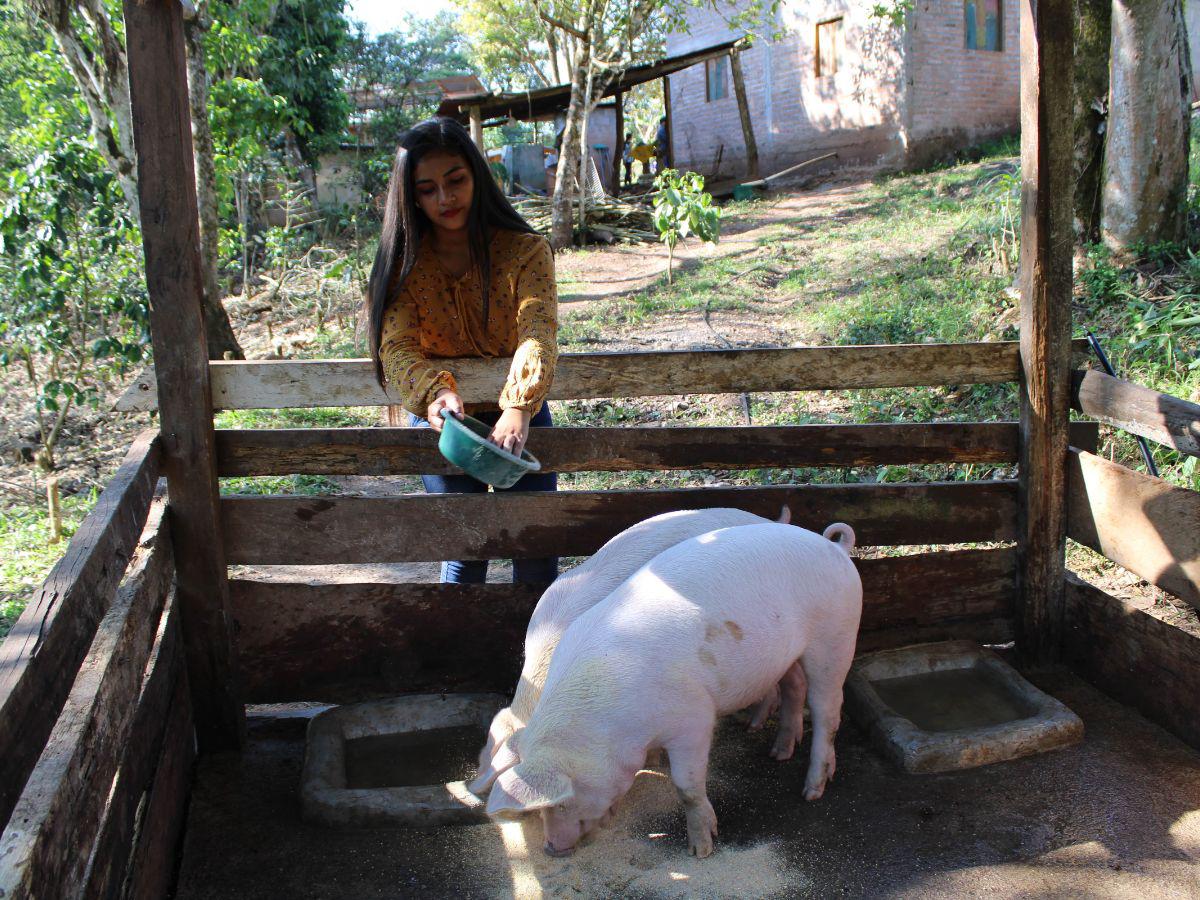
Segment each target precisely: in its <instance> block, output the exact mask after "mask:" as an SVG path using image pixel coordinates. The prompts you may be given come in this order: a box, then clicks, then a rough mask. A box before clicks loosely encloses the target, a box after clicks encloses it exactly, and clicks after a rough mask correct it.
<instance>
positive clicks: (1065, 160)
mask: <svg viewBox="0 0 1200 900" xmlns="http://www.w3.org/2000/svg"><path fill="white" fill-rule="evenodd" d="M1073 22H1074V17H1073V15H1072V7H1071V0H1022V2H1021V178H1022V184H1021V274H1020V282H1021V341H1020V344H1021V382H1020V384H1021V460H1020V465H1019V472H1020V504H1019V509H1020V526H1019V531H1020V541H1019V545H1020V553H1021V567H1020V596H1021V615H1020V616H1019V619H1020V623H1021V627H1020V638H1019V640H1018V646H1019V648H1020V652H1021V654H1022V655H1023V656H1024V657H1025V658H1026V659H1027V660H1029V661H1031V662H1035V663H1051V662H1053V661H1054V660H1055V659H1056V658H1057V656H1058V654H1059V649H1060V644H1061V641H1062V623H1063V600H1062V596H1063V571H1064V566H1065V560H1066V523H1067V516H1066V455H1067V424H1068V421H1069V419H1070V394H1071V380H1070V360H1071V279H1072V256H1071V252H1072V248H1073V247H1074V245H1075V235H1074V231H1073V224H1072V197H1073V187H1074V180H1073V178H1074V176H1073V172H1072V159H1073V157H1072V153H1071V149H1072V139H1073V137H1072V136H1073V131H1072V118H1071V117H1072V107H1073V104H1074V81H1073V79H1072V73H1071V65H1072V63H1071V60H1072V54H1073V52H1074V33H1073V31H1072V23H1073Z"/></svg>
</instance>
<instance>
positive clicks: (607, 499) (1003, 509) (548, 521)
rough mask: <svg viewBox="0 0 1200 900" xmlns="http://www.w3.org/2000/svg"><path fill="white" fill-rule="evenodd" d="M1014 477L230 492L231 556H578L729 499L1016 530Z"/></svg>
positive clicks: (867, 518)
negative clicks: (322, 493)
mask: <svg viewBox="0 0 1200 900" xmlns="http://www.w3.org/2000/svg"><path fill="white" fill-rule="evenodd" d="M1015 501H1016V482H1014V481H982V482H949V483H942V484H916V485H906V484H887V485H879V484H849V485H791V486H778V487H753V488H741V487H739V488H687V489H680V490H655V491H647V490H642V491H637V490H634V491H559V492H557V493H526V494H495V493H488V494H440V495H422V494H416V495H408V496H402V497H226V498H225V499H223V500H222V501H221V510H222V516H223V531H224V534H225V541H226V544H225V553H226V556H227V558H228V559H229V562H230V563H231V564H258V565H291V564H299V565H323V564H329V563H369V562H415V561H429V560H441V559H507V558H510V557H518V558H522V557H530V556H535V557H536V556H546V555H559V556H580V555H583V554H588V553H593V552H595V550H596V549H597V548H598V547H600V546H601V545H602V544H603V543H604V542H605V541H607V540H608V539H609V538H610V537H612V536H613V535H614V534H616V533H617V532H619V531H622V530H623V529H625V528H628V527H629V526H630V525H633V524H634V523H635V522H640V521H641V520H642V519H645V518H648V517H650V516H653V515H657V514H659V513H663V512H669V511H671V510H676V509H700V508H706V507H713V506H732V507H737V508H740V509H745V510H748V511H750V512H753V513H756V514H758V515H762V516H768V517H770V518H775V517H776V516H777V515H778V514H779V510H780V507H781V506H783V505H784V504H787V505H788V506H789V507H790V508H791V510H792V522H793V523H795V524H797V525H802V526H804V527H805V528H813V529H815V530H817V531H820V530H821V529H823V528H824V527H825V526H826V525H828V524H829V523H830V522H833V521H844V522H849V523H850V524H851V525H853V526H854V529H855V532H856V534H857V535H858V543H859V545H860V546H867V545H872V544H949V543H969V542H973V541H1007V540H1013V538H1014V536H1015V533H1016V531H1015V526H1016V506H1015Z"/></svg>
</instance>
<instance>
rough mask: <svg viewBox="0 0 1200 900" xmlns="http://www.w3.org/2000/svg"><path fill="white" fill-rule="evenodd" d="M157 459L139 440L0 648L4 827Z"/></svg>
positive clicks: (107, 596) (86, 639)
mask: <svg viewBox="0 0 1200 900" xmlns="http://www.w3.org/2000/svg"><path fill="white" fill-rule="evenodd" d="M160 459H161V458H160V453H159V440H158V435H157V434H156V433H154V432H149V431H148V432H146V433H144V434H142V435H141V436H140V437H139V438H138V439H137V440H136V441H135V442H134V444H133V446H132V447H131V448H130V450H129V453H127V454H126V456H125V459H124V461H123V462H122V463H121V466H120V468H118V469H117V473H116V474H115V475H114V476H113V478H112V480H111V481H110V482H109V483H108V486H107V487H106V488H105V490H104V493H102V494H101V495H100V499H99V500H97V501H96V505H95V506H94V507H93V508H92V511H91V512H90V513H89V514H88V515H87V517H86V518H85V519H84V520H83V524H82V525H80V526H79V530H78V531H76V532H75V535H74V537H72V538H71V542H70V543H69V544H68V545H67V549H66V552H65V553H64V554H63V557H62V559H60V560H59V561H58V562H57V563H56V564H55V566H54V568H53V569H51V570H50V574H49V575H48V576H47V577H46V580H45V582H44V583H43V584H42V587H41V589H40V590H39V591H38V592H37V594H35V595H34V597H33V598H32V599H31V600H30V602H29V605H28V606H27V607H25V611H24V612H23V613H22V614H21V617H20V618H19V619H18V620H17V623H16V624H15V625H14V626H13V629H12V631H10V632H9V634H8V637H7V638H5V640H4V643H3V644H2V645H0V747H3V748H4V749H3V752H0V826H2V825H4V824H6V823H7V822H8V818H9V815H10V814H11V812H12V808H13V804H15V803H16V802H17V797H19V796H20V795H21V791H22V790H23V789H24V787H25V780H26V779H27V778H28V777H29V773H30V772H31V771H32V770H33V766H34V764H35V763H36V762H37V758H38V755H39V754H40V753H41V752H42V747H43V745H44V744H45V743H46V737H47V735H49V734H50V730H51V728H53V727H54V720H55V719H57V718H58V712H59V710H60V709H62V704H63V701H64V700H65V699H66V697H67V693H68V692H69V691H70V689H71V682H72V681H73V680H74V678H75V672H76V670H77V669H78V668H79V664H80V662H81V661H82V660H83V657H84V655H85V654H86V653H87V650H88V644H89V643H90V642H91V639H92V635H93V634H95V632H96V626H97V624H98V623H99V622H100V619H101V618H102V617H103V616H104V613H105V611H106V610H107V609H108V607H109V604H110V603H111V602H112V598H113V592H114V591H115V590H116V587H117V584H118V583H119V582H120V581H121V576H122V575H123V574H124V572H125V567H126V565H127V564H128V563H129V560H130V558H131V557H132V556H133V551H134V548H135V547H136V546H137V542H138V536H139V535H140V534H141V531H142V526H143V525H144V524H145V522H146V514H147V512H148V511H149V509H150V502H151V500H152V499H153V496H154V486H155V484H156V483H157V481H158V471H159V464H160Z"/></svg>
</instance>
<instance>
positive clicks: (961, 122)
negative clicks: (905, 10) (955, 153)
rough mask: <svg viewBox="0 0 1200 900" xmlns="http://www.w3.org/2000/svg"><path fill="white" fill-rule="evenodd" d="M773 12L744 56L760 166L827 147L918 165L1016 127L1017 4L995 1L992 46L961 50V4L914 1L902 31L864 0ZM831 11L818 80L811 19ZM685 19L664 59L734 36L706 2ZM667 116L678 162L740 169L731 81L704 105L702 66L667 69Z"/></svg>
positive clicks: (771, 167)
mask: <svg viewBox="0 0 1200 900" xmlns="http://www.w3.org/2000/svg"><path fill="white" fill-rule="evenodd" d="M778 15H779V19H778V23H779V25H780V26H782V27H785V28H786V29H787V34H786V36H785V37H784V38H783V39H782V40H780V41H777V42H774V43H772V42H769V41H767V40H765V39H759V40H757V41H756V42H755V44H754V46H753V47H752V48H751V49H750V50H749V51H747V52H746V53H744V54H743V56H742V69H743V72H744V74H745V79H746V93H747V101H748V103H749V106H750V114H751V118H752V121H753V125H754V134H755V138H756V140H757V142H758V151H759V159H760V162H761V166H760V168H761V169H762V172H763V174H768V173H770V172H772V171H778V170H780V169H782V168H785V167H787V166H788V165H791V164H794V163H796V162H800V161H803V160H805V159H810V158H812V157H814V156H818V155H820V154H821V153H824V152H829V151H831V150H835V151H837V152H838V154H839V159H838V160H837V161H836V162H834V163H831V164H829V165H846V164H868V165H883V166H903V165H912V164H920V163H924V162H926V161H927V160H928V159H929V158H931V157H932V156H936V155H939V154H942V153H944V152H945V151H946V150H948V149H952V148H953V147H957V146H964V145H966V144H969V143H973V142H975V141H978V140H980V139H982V138H985V137H988V136H991V135H995V134H998V133H1003V132H1011V131H1014V130H1016V128H1017V126H1018V124H1019V121H1020V108H1019V98H1020V56H1019V32H1018V27H1019V14H1018V7H1017V0H1003V11H1002V14H1001V26H1002V30H1003V39H1002V42H1001V46H1002V50H1001V51H1000V52H996V51H987V50H967V49H966V46H965V45H966V38H965V31H964V27H965V26H964V14H963V0H916V4H915V7H914V9H913V11H912V13H910V15H909V16H908V21H907V23H906V25H905V26H904V27H903V28H897V27H894V26H892V25H891V24H890V23H884V22H881V21H879V20H877V19H874V18H872V17H871V16H870V4H868V3H864V2H862V0H817V2H810V0H791V2H787V0H785V2H784V3H783V4H781V7H780V10H779V13H778ZM836 17H841V18H842V36H843V49H842V52H841V55H840V60H839V70H838V71H837V72H836V73H835V74H831V75H824V76H820V77H819V76H818V75H817V60H816V42H817V41H816V35H817V26H818V24H819V23H821V22H824V21H828V20H830V19H833V18H836ZM688 21H689V24H690V27H691V30H690V33H684V34H673V35H671V36H669V37H668V39H667V52H668V55H676V54H679V53H686V52H689V51H692V50H698V49H701V48H703V47H707V46H710V45H712V44H716V43H720V42H721V41H726V40H729V39H730V38H732V37H735V36H737V35H735V34H733V33H731V32H730V30H729V28H728V27H727V26H726V25H725V21H724V19H723V18H722V17H721V15H719V14H718V13H716V12H714V11H712V10H711V9H708V8H705V9H703V10H695V11H693V12H692V13H691V14H690V15H689V20H688ZM671 118H672V147H673V150H674V156H675V164H676V165H677V166H679V167H681V168H688V169H694V170H696V171H699V172H703V173H705V174H707V175H709V176H710V177H712V176H713V175H714V172H713V167H714V162H715V160H716V158H717V155H718V152H720V157H721V165H720V170H719V171H718V172H717V173H716V177H720V178H732V177H741V176H742V175H743V174H744V173H745V143H744V141H743V138H742V130H741V122H740V119H739V117H738V109H737V100H736V98H735V96H734V91H733V85H732V83H730V84H729V86H728V92H727V96H726V97H723V98H721V99H718V100H712V101H709V100H707V98H706V75H705V67H704V66H694V67H693V68H691V69H688V70H685V71H683V72H680V73H677V74H676V75H673V76H671ZM722 148H723V149H722ZM814 171H815V169H814Z"/></svg>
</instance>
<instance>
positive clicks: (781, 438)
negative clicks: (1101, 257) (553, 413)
mask: <svg viewBox="0 0 1200 900" xmlns="http://www.w3.org/2000/svg"><path fill="white" fill-rule="evenodd" d="M216 436H217V468H218V473H219V474H220V475H222V476H244V475H291V474H313V475H418V474H424V475H434V474H444V473H450V472H457V471H459V470H458V469H456V468H455V467H454V466H453V465H451V464H450V463H448V462H447V461H446V459H445V458H444V457H443V456H442V455H441V454H440V453H439V452H438V449H437V435H436V434H434V433H432V432H431V431H430V430H429V429H428V428H275V429H235V430H219V431H217V433H216ZM1017 436H1018V435H1017V424H1016V423H1015V422H983V423H957V422H955V423H935V424H919V425H913V424H877V425H784V426H756V427H727V428H722V427H703V426H701V427H683V428H646V427H642V428H537V429H534V430H533V431H532V433H531V436H530V438H529V449H530V451H531V452H532V453H534V454H535V455H536V456H537V458H538V460H539V461H540V462H541V463H542V470H543V471H546V472H628V471H636V470H647V469H653V470H668V469H759V468H781V467H819V466H881V465H900V464H911V465H921V464H928V463H984V464H1004V463H1007V464H1011V463H1015V462H1016V461H1017ZM1095 441H1096V424H1095V423H1094V422H1076V423H1073V425H1072V443H1073V444H1074V446H1076V447H1088V448H1094V446H1095Z"/></svg>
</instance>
